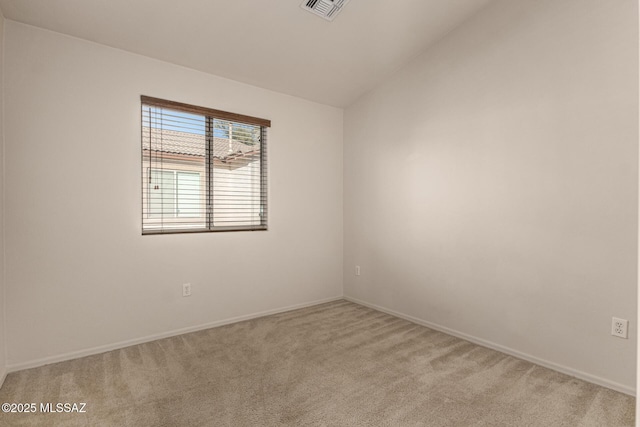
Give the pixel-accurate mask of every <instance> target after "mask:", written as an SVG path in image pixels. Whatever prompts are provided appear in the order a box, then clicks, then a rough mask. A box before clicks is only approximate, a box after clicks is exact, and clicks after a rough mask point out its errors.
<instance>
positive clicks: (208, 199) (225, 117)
mask: <svg viewBox="0 0 640 427" xmlns="http://www.w3.org/2000/svg"><path fill="white" fill-rule="evenodd" d="M140 107H141V110H140V114H141V123H140V128H141V164H142V172H141V178H142V181H143V182H142V205H141V208H142V209H141V214H142V223H141V226H142V235H158V234H182V233H211V232H226V231H266V230H268V194H267V190H268V182H267V181H268V175H267V153H266V151H267V145H266V136H267V128H269V127H271V121H270V120H267V119H261V118H258V117H252V116H247V115H243V114H237V113H230V112H227V111H222V110H216V109H212V108H206V107H199V106H195V105H190V104H184V103H180V102H175V101H168V100H164V99H160V98H154V97H149V96H145V95H141V96H140ZM145 107H153V108H160V109H167V110H174V111H178V112H184V113H189V114H194V115H199V116H203V118H204V120H205V123H207V124H209V123H213V122H214V121H215V120H222V121H228V122H230V123H234V124H241V125H252V126H259V129H260V137H259V148H260V150H259V151H260V152H259V159H258V160H256V161H257V162H259V171H258V173H257V174H256V176H257V177H259V184H258V185H259V190H252V191H249V192H247V195H249V196H250V197H253V196H259V200H260V202H259V205H258V206H259V211H260V212H259V213H258V215H259V217H260V224H251V225H215V222H216V221H215V219H214V216H213V214H214V211H215V209H216V204H217V203H215V198H216V197H215V195H214V190H213V176H214V169H215V165H214V163H215V161H214V155H213V144H214V142H213V141H214V135H213V134H214V130H213V126H211V128H209V127H208V126H207V130H206V134H205V147H204V148H205V168H204V186H205V187H204V191H203V195H204V196H205V199H204V200H203V201H202V202H201V203H202V204H203V205H204V211H203V215H202V216H199V217H197V218H199V219H201V222H202V223H204V226H203V227H202V228H186V227H187V224H186V223H185V224H184V225H185V228H179V227H171V226H170V225H169V224H171V223H172V222H173V221H167V223H166V224H167V226H168V227H167V228H164V227H163V224H164V219H165V218H163V217H162V215H164V213H162V214H161V215H160V216H161V220H160V221H159V222H160V224H161V225H160V227H158V228H155V227H153V228H145V226H147V227H148V226H149V224H150V221H149V219H150V218H151V217H149V218H146V220H145V216H149V215H151V213H150V209H149V208H148V206H147V209H146V210H145V204H149V203H150V202H151V199H150V193H149V190H148V189H147V192H146V195H145V185H147V183H146V182H145V181H146V178H148V177H147V176H146V175H149V177H150V176H151V173H152V172H151V171H152V170H158V171H161V172H168V171H173V172H174V176H175V175H176V174H177V172H180V170H178V169H175V168H173V167H166V168H165V167H163V166H162V164H160V167H158V165H153V164H152V162H151V157H150V156H149V154H147V158H146V161H147V162H148V163H147V164H145V135H144V132H145V119H144V108H145ZM149 144H150V145H149V152H151V144H152V143H151V141H150V142H149ZM256 161H254V162H256ZM249 164H250V163H249ZM145 168H148V172H147V173H146V174H145V171H144V169H145ZM185 171H186V172H190V173H193V172H194V171H191V170H188V169H187V170H185ZM176 185H177V184H176ZM176 191H177V190H176ZM175 197H176V198H177V197H178V194H176V195H175ZM176 209H177V202H176ZM176 218H179V217H178V216H177V214H176ZM187 218H194V219H195V217H185V219H187ZM166 219H167V220H169V219H170V218H168V217H167V218H166ZM194 222H196V221H194ZM238 222H241V221H238ZM176 223H179V222H178V221H176Z"/></svg>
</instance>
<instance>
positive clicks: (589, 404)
mask: <svg viewBox="0 0 640 427" xmlns="http://www.w3.org/2000/svg"><path fill="white" fill-rule="evenodd" d="M2 402H16V403H31V402H34V403H37V406H38V411H39V410H40V407H39V405H40V403H41V402H42V403H46V402H51V403H53V404H54V406H55V404H56V403H58V402H60V403H65V402H68V403H74V402H75V403H80V402H86V408H85V410H86V413H80V414H78V413H36V414H15V413H14V414H0V425H3V426H5V425H29V426H32V425H42V426H54V425H64V426H76V425H78V426H94V425H95V426H136V427H138V426H233V427H236V426H280V425H290V426H456V427H457V426H509V427H514V426H545V427H550V426H598V427H603V426H607V427H612V426H632V425H633V418H634V405H635V399H634V398H633V397H630V396H627V395H624V394H621V393H617V392H615V391H612V390H609V389H606V388H602V387H599V386H596V385H593V384H589V383H586V382H584V381H580V380H577V379H575V378H572V377H569V376H566V375H563V374H560V373H557V372H554V371H551V370H549V369H546V368H542V367H539V366H536V365H533V364H531V363H529V362H525V361H522V360H519V359H516V358H513V357H511V356H507V355H505V354H502V353H499V352H496V351H493V350H489V349H486V348H483V347H479V346H477V345H474V344H471V343H468V342H466V341H463V340H460V339H458V338H454V337H451V336H448V335H445V334H443V333H440V332H436V331H433V330H430V329H428V328H425V327H422V326H418V325H415V324H413V323H410V322H407V321H405V320H402V319H398V318H395V317H392V316H389V315H387V314H383V313H380V312H377V311H374V310H371V309H369V308H366V307H362V306H359V305H356V304H353V303H350V302H347V301H337V302H333V303H328V304H322V305H318V306H314V307H311V308H306V309H302V310H297V311H291V312H288V313H283V314H277V315H272V316H268V317H263V318H260V319H256V320H251V321H246V322H241V323H236V324H233V325H228V326H223V327H219V328H214V329H209V330H205V331H201V332H195V333H191V334H186V335H181V336H177V337H173V338H167V339H162V340H159V341H154V342H151V343H147V344H141V345H136V346H133V347H128V348H125V349H122V350H116V351H111V352H108V353H103V354H99V355H95V356H89V357H84V358H82V359H76V360H72V361H68V362H62V363H56V364H53V365H48V366H44V367H40V368H35V369H29V370H25V371H21V372H16V373H12V374H10V375H9V376H8V377H7V379H6V381H5V384H4V386H3V387H2V389H1V390H0V403H2Z"/></svg>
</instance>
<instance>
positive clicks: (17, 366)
mask: <svg viewBox="0 0 640 427" xmlns="http://www.w3.org/2000/svg"><path fill="white" fill-rule="evenodd" d="M342 299H343V298H342V296H337V297H332V298H325V299H321V300H316V301H311V302H306V303H302V304H295V305H290V306H287V307H282V308H276V309H273V310H266V311H261V312H258V313H253V314H246V315H243V316H237V317H232V318H229V319H223V320H216V321H215V322H210V323H205V324H202V325H196V326H189V327H187V328H180V329H174V330H171V331H167V332H162V333H159V334H153V335H148V336H145V337H140V338H134V339H132V340H126V341H120V342H116V343H112V344H106V345H101V346H98V347H92V348H87V349H84V350H78V351H72V352H69V353H64V354H58V355H55V356H48V357H43V358H41V359H35V360H30V361H27V362H21V363H14V364H10V365H7V367H6V369H4V376H6V374H7V373H10V372H16V371H21V370H23V369H29V368H36V367H38V366H44V365H49V364H51V363H57V362H64V361H66V360H72V359H78V358H80V357H85V356H92V355H94V354H100V353H105V352H107V351H112V350H118V349H121V348H125V347H130V346H132V345H137V344H143V343H146V342H151V341H156V340H159V339H162V338H169V337H173V336H176V335H182V334H188V333H190V332H196V331H201V330H204V329H211V328H216V327H218V326H224V325H229V324H231V323H237V322H242V321H244V320H251V319H257V318H259V317H264V316H269V315H271V314H278V313H284V312H287V311H292V310H298V309H301V308H306V307H312V306H314V305H319V304H325V303H327V302H332V301H339V300H342ZM4 376H3V377H2V380H3V381H4Z"/></svg>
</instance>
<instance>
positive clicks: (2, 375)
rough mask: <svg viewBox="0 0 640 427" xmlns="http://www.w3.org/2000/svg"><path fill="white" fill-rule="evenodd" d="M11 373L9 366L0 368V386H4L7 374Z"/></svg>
mask: <svg viewBox="0 0 640 427" xmlns="http://www.w3.org/2000/svg"><path fill="white" fill-rule="evenodd" d="M8 373H9V370H8V369H7V368H4V367H3V368H2V370H0V388H2V386H3V385H4V380H6V379H7V374H8Z"/></svg>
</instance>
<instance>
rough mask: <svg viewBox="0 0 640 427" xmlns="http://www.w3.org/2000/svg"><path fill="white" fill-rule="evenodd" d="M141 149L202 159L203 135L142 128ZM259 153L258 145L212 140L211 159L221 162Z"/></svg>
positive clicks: (204, 147)
mask: <svg viewBox="0 0 640 427" xmlns="http://www.w3.org/2000/svg"><path fill="white" fill-rule="evenodd" d="M142 149H143V150H150V151H154V152H157V153H167V154H179V155H186V156H194V157H204V156H205V151H206V140H205V136H204V135H200V134H196V133H189V132H179V131H174V130H167V129H157V128H150V127H143V128H142ZM259 151H260V146H259V145H247V144H243V143H242V142H239V141H236V140H235V139H232V140H229V139H227V138H214V139H213V157H214V158H217V159H220V160H222V161H225V160H227V159H231V158H238V157H244V156H247V155H252V154H256V153H257V152H259Z"/></svg>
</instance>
